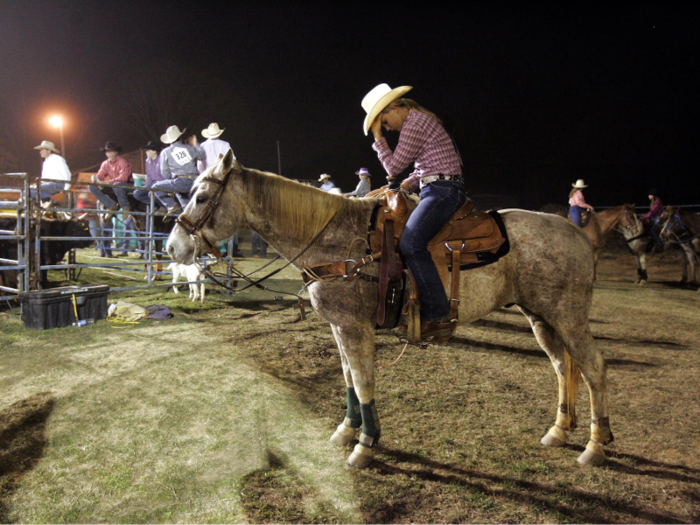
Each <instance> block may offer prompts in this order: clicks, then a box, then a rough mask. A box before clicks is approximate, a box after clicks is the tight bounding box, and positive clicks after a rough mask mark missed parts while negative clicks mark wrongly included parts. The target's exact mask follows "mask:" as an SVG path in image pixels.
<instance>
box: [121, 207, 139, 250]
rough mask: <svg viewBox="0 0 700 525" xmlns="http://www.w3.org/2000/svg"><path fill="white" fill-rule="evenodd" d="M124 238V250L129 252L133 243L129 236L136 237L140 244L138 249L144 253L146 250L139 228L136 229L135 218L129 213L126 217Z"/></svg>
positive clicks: (122, 245) (122, 248) (122, 247)
mask: <svg viewBox="0 0 700 525" xmlns="http://www.w3.org/2000/svg"><path fill="white" fill-rule="evenodd" d="M123 235H124V240H123V241H122V244H121V246H120V248H121V250H122V252H128V251H129V248H130V245H131V240H130V239H128V237H134V238H135V239H136V241H137V244H138V249H139V250H140V251H141V252H142V253H143V251H144V242H143V241H142V240H141V239H140V238H139V234H138V230H137V229H136V225H135V224H134V218H133V217H132V216H131V215H129V216H128V217H126V218H125V219H124V234H123Z"/></svg>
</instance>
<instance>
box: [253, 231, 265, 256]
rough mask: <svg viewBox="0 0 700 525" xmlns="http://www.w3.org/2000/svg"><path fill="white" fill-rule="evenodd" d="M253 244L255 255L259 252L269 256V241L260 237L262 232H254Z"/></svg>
mask: <svg viewBox="0 0 700 525" xmlns="http://www.w3.org/2000/svg"><path fill="white" fill-rule="evenodd" d="M251 245H252V248H253V255H257V254H258V252H260V254H261V255H262V256H263V257H265V256H267V246H268V244H267V241H266V240H265V239H263V238H262V237H260V234H259V233H258V232H253V239H252V241H251Z"/></svg>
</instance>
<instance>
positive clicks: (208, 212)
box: [175, 168, 338, 300]
mask: <svg viewBox="0 0 700 525" xmlns="http://www.w3.org/2000/svg"><path fill="white" fill-rule="evenodd" d="M232 172H233V168H231V169H229V170H228V171H227V172H226V175H224V178H223V179H222V180H219V179H216V178H214V177H209V176H207V177H204V178H203V179H202V180H201V182H211V183H214V184H216V185H218V188H217V190H216V192H215V193H214V196H213V197H212V198H210V199H209V201H208V202H207V204H206V205H205V207H204V211H203V212H202V214H201V215H200V216H199V218H198V219H197V221H196V222H193V221H192V219H190V218H189V217H188V216H187V215H185V214H184V213H183V214H181V215H180V216H179V217H178V218H177V220H176V221H175V224H179V225H180V226H181V227H182V229H183V230H185V231H186V232H187V234H188V235H189V236H190V237H192V239H193V241H194V244H195V247H196V248H198V246H197V240H198V239H199V240H200V241H202V242H203V243H204V244H206V246H207V248H208V249H209V250H210V251H211V252H212V254H213V255H214V257H216V258H217V259H221V258H222V257H223V256H222V255H221V252H220V251H219V250H218V249H217V248H216V246H215V245H214V243H213V242H212V241H211V239H209V237H207V236H206V234H205V233H204V232H203V231H202V228H204V226H206V224H207V222H209V219H211V216H212V215H213V214H214V212H215V211H216V209H217V208H218V207H219V204H220V202H221V196H222V195H223V193H224V191H225V190H226V185H227V184H228V181H229V179H230V178H231V173H232ZM337 213H338V212H337V211H336V212H335V213H334V214H333V215H332V216H331V217H329V218H328V220H327V221H326V223H325V224H324V225H323V228H321V229H320V230H319V232H318V233H317V234H316V235H315V236H314V237H313V239H311V241H310V242H309V243H308V244H307V245H306V247H305V248H304V249H303V250H302V251H300V252H299V253H298V254H297V255H296V257H294V258H293V259H291V260H290V261H288V262H287V264H285V265H284V266H282V267H281V268H277V269H276V270H274V271H272V272H270V273H269V274H267V275H266V276H264V277H261V278H260V279H257V280H255V281H253V280H252V279H250V277H249V275H252V274H253V273H255V272H257V271H259V270H262V269H263V268H265V267H266V266H268V265H270V264H271V263H273V262H274V261H276V260H277V259H279V258H280V256H279V255H278V256H277V257H276V258H275V259H273V260H272V261H270V262H269V263H267V264H265V265H264V266H262V267H261V268H258V269H257V270H255V271H253V272H251V273H250V274H248V275H245V274H243V273H241V272H238V271H235V273H236V274H237V275H238V277H240V278H242V279H244V280H245V281H247V282H248V285H247V286H245V287H244V288H241V289H239V290H236V289H233V288H231V287H229V286H227V285H225V284H224V283H222V282H221V281H219V280H218V279H216V277H215V274H214V273H213V272H210V271H209V270H208V269H207V268H203V269H202V270H203V272H204V273H205V274H206V275H207V277H209V278H210V279H211V280H212V281H213V282H214V283H216V284H218V285H219V286H221V287H223V288H226V289H227V290H229V291H233V292H242V291H243V290H246V289H248V288H250V287H251V286H256V287H258V288H263V289H266V288H264V287H263V286H261V285H260V283H261V282H263V281H265V280H267V279H269V278H270V277H272V276H273V275H276V274H278V273H279V272H281V271H282V270H284V269H285V268H287V267H288V266H290V265H291V264H292V263H293V262H294V261H296V260H297V259H298V258H299V257H301V256H302V255H303V254H304V253H305V252H306V251H307V250H308V249H309V248H310V247H311V246H312V245H313V244H314V242H316V240H317V239H318V238H319V237H320V236H321V234H322V233H323V232H324V231H325V230H326V228H327V227H328V225H329V224H330V223H331V221H332V220H333V219H334V218H335V216H336V214H337ZM194 258H195V259H196V258H197V253H196V252H195V254H194ZM220 276H222V277H226V276H223V275H220ZM270 291H276V290H270ZM276 292H277V291H276ZM277 293H283V294H286V295H294V296H296V297H298V298H299V300H301V297H299V296H298V295H297V294H295V293H290V292H277Z"/></svg>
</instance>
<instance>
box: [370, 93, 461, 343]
mask: <svg viewBox="0 0 700 525" xmlns="http://www.w3.org/2000/svg"><path fill="white" fill-rule="evenodd" d="M411 89H412V88H411V86H401V87H398V88H395V89H391V88H390V87H389V86H388V85H387V84H379V85H378V86H376V87H375V88H374V89H373V90H372V91H370V92H369V93H367V95H365V98H364V99H363V100H362V107H363V108H364V110H365V111H366V112H367V116H366V117H365V122H364V131H365V135H367V132H368V131H369V130H370V129H371V130H372V135H374V144H373V145H372V148H373V149H374V150H375V151H376V152H377V155H378V156H379V160H380V161H381V163H382V165H383V166H384V169H385V170H386V171H387V173H388V174H389V175H388V177H387V180H388V181H389V189H392V190H398V189H399V181H398V180H397V178H396V177H397V176H398V175H399V174H400V173H401V172H402V171H403V170H405V169H406V168H407V167H408V166H410V165H411V164H414V167H415V170H414V171H413V173H411V174H410V175H409V177H408V178H407V179H406V180H405V181H404V182H403V184H402V185H401V186H402V187H403V188H404V189H408V190H411V191H413V190H416V189H418V188H419V187H420V202H419V203H418V206H417V207H416V209H415V210H414V211H413V213H412V214H411V217H410V218H409V219H408V222H407V223H406V226H405V228H404V231H403V234H402V236H401V245H400V248H401V253H402V254H403V256H404V258H405V259H406V263H407V264H408V267H409V268H410V269H411V273H412V274H413V277H414V279H415V282H416V285H417V286H418V291H419V294H420V312H421V338H422V339H423V340H424V341H425V340H427V339H429V338H432V337H435V338H445V337H449V336H451V335H452V332H454V329H455V327H456V326H457V323H456V319H452V318H451V317H450V305H449V300H448V299H447V294H446V293H445V289H444V288H443V286H442V281H441V279H440V275H439V274H438V271H437V268H436V267H435V263H434V262H433V258H432V256H431V255H430V252H429V251H428V243H429V242H430V240H431V239H432V238H433V237H434V236H435V235H436V234H437V232H438V231H440V229H441V228H442V227H443V225H444V224H445V223H446V222H447V221H448V220H450V217H452V216H453V215H454V214H455V213H456V212H457V210H459V209H460V208H461V207H462V206H464V203H465V202H466V200H467V192H466V190H465V188H464V179H463V178H462V161H461V159H460V156H459V153H458V152H457V150H456V148H455V145H454V142H453V141H452V139H451V138H450V135H449V134H448V133H447V131H445V128H444V127H443V126H442V121H441V120H440V119H439V118H438V117H437V116H436V115H435V114H434V113H432V112H430V111H428V110H427V109H425V108H423V107H421V106H420V105H418V104H417V103H416V102H414V101H413V100H410V99H406V98H403V95H405V94H406V93H407V92H408V91H410V90H411ZM382 126H383V127H384V128H385V129H386V130H387V131H398V132H399V133H400V134H399V142H398V145H397V146H396V150H395V151H391V148H390V147H389V144H388V143H387V141H386V139H385V138H384V137H383V135H382Z"/></svg>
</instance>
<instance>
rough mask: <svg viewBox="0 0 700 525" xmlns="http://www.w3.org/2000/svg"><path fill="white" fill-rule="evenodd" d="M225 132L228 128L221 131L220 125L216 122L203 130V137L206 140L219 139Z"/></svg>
mask: <svg viewBox="0 0 700 525" xmlns="http://www.w3.org/2000/svg"><path fill="white" fill-rule="evenodd" d="M225 130H226V128H224V129H219V125H218V124H217V123H216V122H212V123H211V124H209V127H208V128H207V129H203V130H202V137H204V138H205V139H218V138H219V137H220V136H221V134H222V133H223V132H224V131H225Z"/></svg>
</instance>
